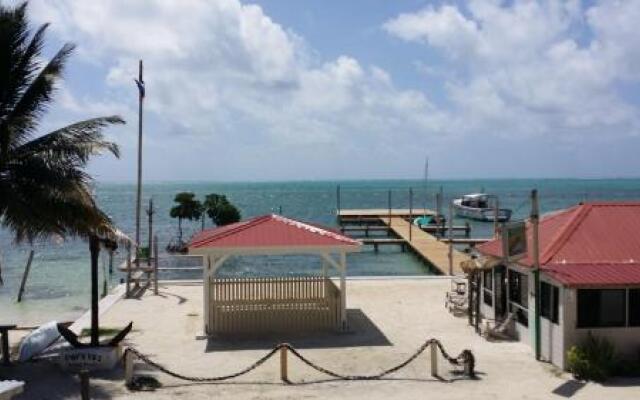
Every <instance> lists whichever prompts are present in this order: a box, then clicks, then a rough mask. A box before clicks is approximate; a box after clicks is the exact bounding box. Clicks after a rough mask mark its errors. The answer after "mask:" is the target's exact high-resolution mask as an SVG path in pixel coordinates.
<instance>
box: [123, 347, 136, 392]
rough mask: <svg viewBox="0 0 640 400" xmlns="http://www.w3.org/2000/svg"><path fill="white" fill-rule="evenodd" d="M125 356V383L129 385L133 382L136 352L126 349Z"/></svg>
mask: <svg viewBox="0 0 640 400" xmlns="http://www.w3.org/2000/svg"><path fill="white" fill-rule="evenodd" d="M124 354H125V356H124V383H125V385H126V386H127V387H131V385H132V384H133V361H134V357H135V356H134V354H133V352H132V351H126V350H125V353H124Z"/></svg>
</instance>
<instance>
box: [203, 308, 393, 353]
mask: <svg viewBox="0 0 640 400" xmlns="http://www.w3.org/2000/svg"><path fill="white" fill-rule="evenodd" d="M347 319H348V321H349V330H348V331H346V332H307V333H300V334H288V333H284V334H283V333H279V334H276V333H273V334H267V335H260V337H256V336H253V335H242V336H237V335H234V336H233V337H229V336H217V337H212V338H209V339H208V340H207V347H206V349H205V351H206V352H211V351H221V350H260V349H264V350H269V349H272V348H273V347H275V345H277V344H279V343H290V344H291V345H292V346H293V347H295V348H297V349H312V348H316V349H321V348H339V347H359V346H391V345H392V343H391V342H390V341H389V339H387V337H386V336H385V335H384V333H383V332H382V331H381V330H380V329H379V328H378V327H377V326H376V325H375V324H374V323H373V321H371V320H370V319H369V317H367V316H366V314H365V313H363V312H362V310H360V309H349V310H347Z"/></svg>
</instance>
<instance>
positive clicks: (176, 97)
mask: <svg viewBox="0 0 640 400" xmlns="http://www.w3.org/2000/svg"><path fill="white" fill-rule="evenodd" d="M30 6H31V11H32V15H33V17H35V18H36V19H37V20H38V21H39V22H42V21H51V22H52V26H51V28H52V30H53V31H54V33H55V34H56V36H57V37H58V38H59V39H61V40H72V41H74V42H76V43H78V45H79V52H80V57H81V58H82V59H84V60H85V61H87V62H90V63H92V64H94V65H98V66H99V67H100V68H105V69H106V71H105V73H104V82H105V84H106V87H107V89H108V91H109V94H108V97H109V99H108V101H107V100H106V99H103V98H102V96H107V95H106V94H105V95H101V94H95V99H96V101H98V102H100V103H107V102H112V101H113V100H114V99H121V101H123V102H124V103H125V104H127V105H128V107H129V108H130V110H131V111H133V110H135V109H136V108H135V107H136V104H135V93H136V92H135V87H134V85H133V77H135V76H136V75H137V60H138V59H139V58H142V59H144V62H145V80H146V82H147V93H148V96H147V98H146V100H145V106H146V109H147V110H149V111H150V113H151V114H150V115H148V116H147V121H152V122H150V123H152V124H153V125H152V126H150V127H149V128H148V129H149V130H151V131H153V132H154V134H155V133H164V134H165V135H168V136H176V135H178V136H180V135H185V134H186V135H189V136H192V137H199V138H198V139H197V140H194V143H195V142H197V143H199V145H201V146H212V147H217V146H222V145H224V143H229V142H233V147H234V150H235V151H236V152H237V153H238V158H241V157H243V154H245V155H246V154H253V153H252V152H253V151H255V148H260V149H263V151H264V153H263V154H264V156H267V157H268V156H270V155H271V156H273V157H278V158H282V156H283V155H285V156H286V155H287V154H289V152H290V151H291V146H294V147H295V146H298V149H299V146H308V145H321V146H334V147H335V146H340V147H343V148H345V149H358V147H359V146H361V143H362V142H363V140H368V141H375V140H383V141H390V140H394V138H398V137H408V138H412V139H413V141H418V142H425V141H429V140H432V141H438V140H440V138H441V137H442V136H443V135H442V133H443V131H444V129H443V127H444V126H445V125H444V114H443V113H442V112H441V111H439V110H437V109H436V108H434V107H433V106H432V105H431V103H430V102H429V100H428V99H427V98H426V96H425V95H424V94H423V93H421V92H418V91H412V90H400V89H398V88H397V87H396V86H395V85H394V83H393V81H392V79H391V77H390V76H389V74H388V73H387V72H386V71H384V70H382V69H380V68H378V67H375V66H365V65H362V64H361V63H360V62H359V61H358V60H356V59H354V58H353V57H350V56H347V55H344V56H340V57H338V58H336V59H334V60H328V61H317V60H316V58H317V57H316V56H315V55H313V52H312V51H311V50H309V49H308V46H307V44H306V43H305V42H304V40H303V38H301V37H300V36H298V35H297V34H295V33H294V32H291V31H289V30H287V29H285V28H283V27H282V26H281V25H279V24H278V23H276V22H274V21H273V20H272V19H271V18H270V17H269V16H267V15H265V14H264V12H263V10H262V9H261V8H260V7H259V6H256V5H243V4H241V3H240V2H239V1H238V0H220V1H208V0H187V1H180V2H177V1H168V0H156V1H152V0H139V1H135V2H131V1H128V0H112V1H108V2H87V1H72V0H68V1H58V0H55V1H54V0H42V1H38V2H33V4H31V5H30ZM125 99H126V100H125ZM67 104H71V105H73V104H74V103H73V102H71V101H67ZM134 115H135V114H134ZM432 137H433V139H432ZM151 140H153V139H151ZM190 140H193V139H190ZM203 141H204V142H203ZM185 142H186V141H185ZM163 143H165V146H173V147H172V148H171V149H170V150H171V152H182V154H183V155H182V157H184V155H186V154H187V150H186V149H184V148H177V147H175V143H172V142H171V140H167V139H163ZM157 144H158V146H160V145H161V144H160V143H159V142H158V143H157ZM182 147H184V146H182ZM243 149H244V150H243ZM243 151H245V153H243ZM332 153H333V154H332ZM326 156H327V159H330V158H331V157H334V156H335V151H333V150H327V154H326ZM236 162H239V161H236Z"/></svg>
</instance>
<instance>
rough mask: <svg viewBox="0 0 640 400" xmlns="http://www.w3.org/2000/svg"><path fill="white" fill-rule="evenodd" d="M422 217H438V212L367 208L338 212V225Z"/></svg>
mask: <svg viewBox="0 0 640 400" xmlns="http://www.w3.org/2000/svg"><path fill="white" fill-rule="evenodd" d="M421 215H436V212H435V211H433V210H430V209H428V208H416V209H413V210H410V209H408V208H393V209H391V210H390V209H388V208H365V209H348V210H339V211H338V223H339V224H343V223H347V222H348V223H364V222H368V223H380V219H381V218H384V217H387V218H389V217H390V218H412V217H419V216H421Z"/></svg>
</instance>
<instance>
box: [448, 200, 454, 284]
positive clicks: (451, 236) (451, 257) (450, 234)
mask: <svg viewBox="0 0 640 400" xmlns="http://www.w3.org/2000/svg"><path fill="white" fill-rule="evenodd" d="M447 236H448V237H449V275H453V207H452V203H449V230H448V232H447Z"/></svg>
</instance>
